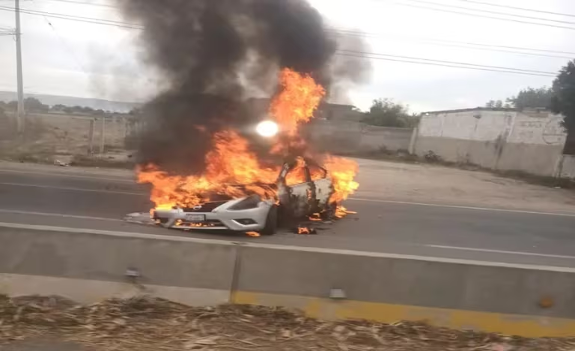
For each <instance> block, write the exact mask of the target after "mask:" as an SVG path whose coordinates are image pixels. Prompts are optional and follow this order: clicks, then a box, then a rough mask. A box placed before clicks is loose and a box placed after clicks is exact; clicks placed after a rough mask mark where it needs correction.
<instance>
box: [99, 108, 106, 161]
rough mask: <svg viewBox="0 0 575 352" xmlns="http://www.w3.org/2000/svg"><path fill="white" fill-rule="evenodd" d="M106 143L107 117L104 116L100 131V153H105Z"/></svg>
mask: <svg viewBox="0 0 575 352" xmlns="http://www.w3.org/2000/svg"><path fill="white" fill-rule="evenodd" d="M105 143H106V118H105V117H103V116H102V131H101V132H100V154H104V146H105Z"/></svg>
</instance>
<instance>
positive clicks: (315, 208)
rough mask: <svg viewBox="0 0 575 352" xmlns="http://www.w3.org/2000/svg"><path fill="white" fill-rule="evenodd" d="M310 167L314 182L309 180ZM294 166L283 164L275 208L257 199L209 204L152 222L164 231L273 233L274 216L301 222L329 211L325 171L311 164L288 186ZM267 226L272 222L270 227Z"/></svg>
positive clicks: (160, 214)
mask: <svg viewBox="0 0 575 352" xmlns="http://www.w3.org/2000/svg"><path fill="white" fill-rule="evenodd" d="M310 167H314V168H318V169H316V170H314V171H315V172H314V173H313V174H314V175H319V176H316V179H315V180H313V179H312V178H311V176H310V175H311V172H310V169H309V168H310ZM292 169H293V164H288V163H286V164H284V167H283V168H282V170H281V172H280V174H279V176H278V181H277V189H278V205H276V203H275V201H273V200H262V199H261V198H260V197H259V196H257V195H251V196H248V197H242V198H237V199H231V200H222V201H210V202H206V203H204V204H201V205H198V206H195V207H193V208H181V207H176V208H173V209H165V210H161V209H156V210H155V211H154V214H153V218H154V220H156V222H157V223H158V224H160V225H162V226H164V227H168V228H173V229H185V230H191V229H195V230H232V231H243V232H248V231H256V232H259V231H262V230H264V231H267V232H273V231H275V227H276V224H275V223H276V222H277V216H278V214H277V212H278V210H279V211H280V212H281V214H280V216H283V217H290V218H294V219H295V218H301V217H305V216H309V215H311V214H313V213H321V212H326V211H329V210H330V209H331V207H330V206H331V205H330V204H329V198H330V196H331V194H332V193H333V185H332V181H331V179H330V178H329V177H328V174H327V171H326V170H325V169H323V168H321V167H320V166H319V165H317V164H315V163H313V162H310V163H309V166H308V164H306V166H305V177H306V179H307V181H306V182H304V183H299V184H294V185H288V184H287V183H286V177H287V176H288V174H289V172H290V171H291V170H292ZM270 222H274V223H273V224H271V223H270Z"/></svg>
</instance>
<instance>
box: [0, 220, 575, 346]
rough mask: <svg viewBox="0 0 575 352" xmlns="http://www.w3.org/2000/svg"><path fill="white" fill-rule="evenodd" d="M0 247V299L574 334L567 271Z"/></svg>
mask: <svg viewBox="0 0 575 352" xmlns="http://www.w3.org/2000/svg"><path fill="white" fill-rule="evenodd" d="M0 243H2V247H1V248H0V273H2V274H0V293H7V294H10V295H22V294H45V295H46V294H59V295H63V296H67V297H70V298H72V299H75V300H78V301H81V302H90V301H94V300H99V299H103V298H105V297H109V296H125V295H134V294H141V293H149V294H154V295H157V296H160V297H164V298H167V299H171V300H174V301H177V302H181V303H186V304H191V305H206V304H208V305H212V304H219V303H226V302H231V303H240V304H261V305H270V306H285V307H292V308H298V309H301V310H303V311H304V312H305V313H306V314H308V315H310V316H314V317H319V318H324V319H341V318H354V319H369V320H376V321H381V322H387V323H391V322H395V321H398V320H426V321H428V322H429V323H432V324H436V325H441V326H447V327H452V328H460V329H461V328H464V329H479V330H484V331H494V332H501V333H506V334H517V335H523V336H572V335H575V310H574V307H575V270H573V269H569V268H557V267H540V266H529V265H511V264H503V263H485V262H476V261H462V260H451V259H445V258H425V257H417V256H405V255H394V254H382V253H367V252H356V251H344V250H328V249H319V248H304V247H290V246H274V245H265V244H251V243H250V244H235V243H232V242H227V241H217V240H214V241H211V240H201V239H193V238H186V237H177V236H158V235H147V234H134V233H118V232H108V231H98V230H82V229H66V228H53V227H47V226H28V225H17V224H0ZM126 271H129V272H128V274H133V271H137V272H138V273H139V274H140V275H141V276H140V277H138V278H136V279H135V280H132V279H130V278H129V277H126ZM130 271H131V272H130Z"/></svg>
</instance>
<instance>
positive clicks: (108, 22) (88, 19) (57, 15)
mask: <svg viewBox="0 0 575 352" xmlns="http://www.w3.org/2000/svg"><path fill="white" fill-rule="evenodd" d="M0 11H11V12H14V11H15V10H14V8H13V7H6V6H0ZM20 12H21V13H24V14H27V15H35V16H46V17H51V18H59V19H63V20H70V21H77V22H85V23H92V24H101V25H107V26H115V27H123V28H129V29H143V28H144V27H142V26H140V25H137V24H132V23H125V22H120V21H114V20H106V19H98V18H92V17H81V16H74V15H66V14H61V13H53V12H46V11H37V10H30V9H21V10H20Z"/></svg>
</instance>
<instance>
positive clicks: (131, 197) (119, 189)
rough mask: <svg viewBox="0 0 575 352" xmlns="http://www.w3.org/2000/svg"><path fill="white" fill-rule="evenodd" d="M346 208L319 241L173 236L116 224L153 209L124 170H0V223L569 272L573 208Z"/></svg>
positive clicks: (399, 204) (573, 263)
mask: <svg viewBox="0 0 575 352" xmlns="http://www.w3.org/2000/svg"><path fill="white" fill-rule="evenodd" d="M370 195H371V196H370ZM346 206H347V207H348V208H349V209H351V210H354V211H357V214H355V215H349V216H348V217H347V218H345V219H343V220H340V221H337V222H335V223H334V224H331V225H321V227H322V228H321V229H320V230H319V233H318V234H317V235H310V236H302V235H296V234H293V233H287V232H286V233H280V234H278V235H275V236H271V237H260V238H249V237H246V236H243V235H229V234H211V233H196V232H184V231H175V230H167V229H163V228H159V227H153V226H144V225H139V224H131V223H126V222H125V221H123V220H122V218H123V217H124V216H125V215H126V214H128V213H132V212H137V211H146V210H147V209H149V208H150V207H151V204H150V203H149V201H148V190H147V187H146V186H143V185H137V184H136V183H135V182H134V180H133V176H130V175H129V174H128V173H127V172H124V171H117V172H113V171H110V172H108V171H99V170H97V169H95V170H92V171H85V170H80V169H72V168H57V167H46V166H44V167H33V166H26V165H15V164H0V223H25V224H34V225H46V226H58V227H68V228H78V229H100V230H110V231H123V232H134V233H151V234H166V235H171V236H174V235H176V236H193V237H200V238H217V239H226V240H234V241H246V242H250V241H254V242H264V243H273V244H280V245H294V246H311V247H320V248H335V249H350V250H360V251H371V252H386V253H398V254H410V255H420V256H432V257H448V258H459V259H473V260H483V261H491V262H505V263H521V264H537V265H550V266H568V267H575V210H574V211H571V208H569V207H566V208H564V210H565V211H563V212H557V211H555V212H546V211H543V210H541V211H534V210H526V211H522V210H517V209H513V210H510V209H500V208H493V207H479V206H477V207H472V206H468V205H448V204H431V203H425V202H412V201H407V202H406V201H400V200H396V199H386V198H384V197H383V196H382V195H381V194H380V193H377V192H373V194H371V193H370V192H366V191H365V190H364V191H363V192H360V193H359V194H358V195H357V196H356V197H354V198H352V199H350V200H348V201H347V203H346ZM526 208H527V207H526ZM527 209H529V208H527Z"/></svg>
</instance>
